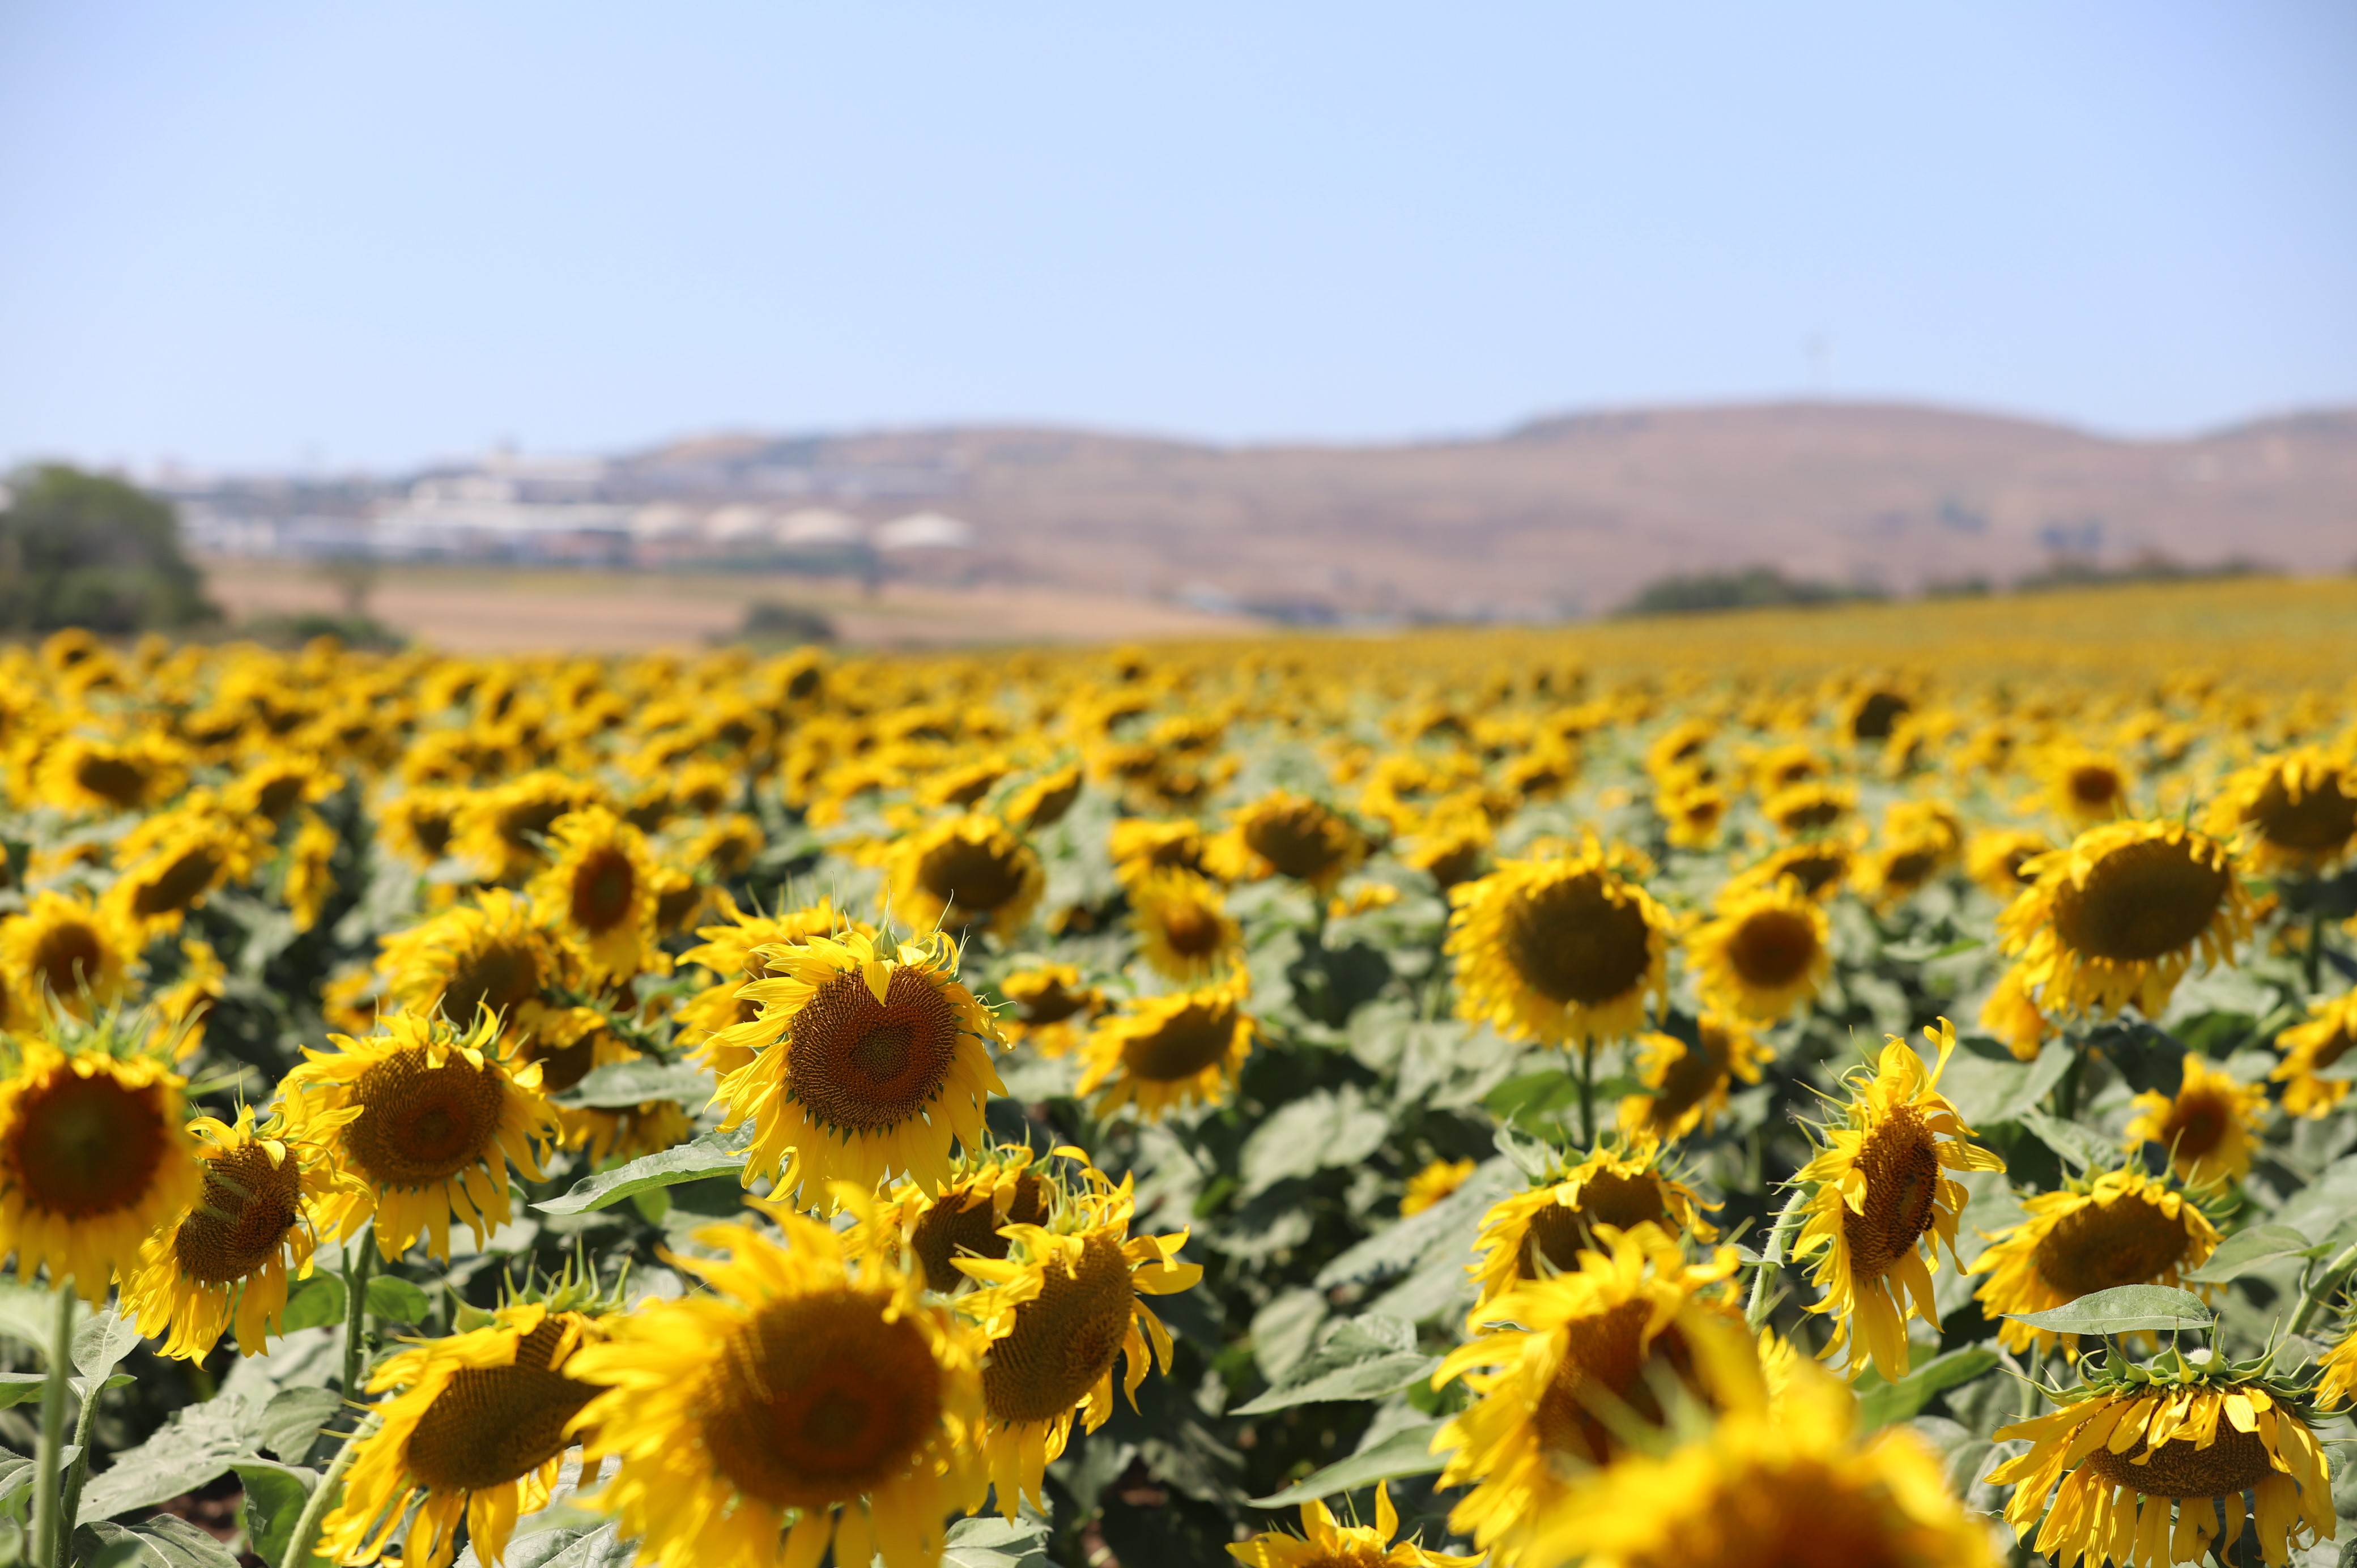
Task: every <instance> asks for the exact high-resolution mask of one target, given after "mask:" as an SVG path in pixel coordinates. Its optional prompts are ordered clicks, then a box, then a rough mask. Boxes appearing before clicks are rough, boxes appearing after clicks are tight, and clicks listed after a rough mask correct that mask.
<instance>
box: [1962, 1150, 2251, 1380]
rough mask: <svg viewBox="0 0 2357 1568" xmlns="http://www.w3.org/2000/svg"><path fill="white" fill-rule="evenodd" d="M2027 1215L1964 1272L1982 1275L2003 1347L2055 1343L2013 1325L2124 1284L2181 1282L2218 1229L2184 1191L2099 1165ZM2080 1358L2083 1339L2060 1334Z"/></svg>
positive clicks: (2030, 1203) (2028, 1205) (2030, 1206)
mask: <svg viewBox="0 0 2357 1568" xmlns="http://www.w3.org/2000/svg"><path fill="white" fill-rule="evenodd" d="M2022 1208H2023V1210H2024V1213H2025V1216H2026V1218H2024V1219H2022V1221H2021V1222H2020V1223H2019V1224H2018V1225H2014V1226H2011V1227H2009V1228H2008V1229H2007V1230H2004V1231H2001V1232H1999V1233H1998V1234H1997V1235H1996V1237H1995V1238H1994V1239H1993V1240H1991V1242H1990V1244H1989V1246H1988V1248H1987V1249H1986V1251H1983V1252H1982V1253H1981V1255H1980V1257H1979V1258H1978V1259H1976V1260H1975V1262H1974V1263H1973V1265H1972V1267H1971V1268H1970V1269H1967V1270H1966V1271H1965V1272H1966V1273H1975V1274H1986V1275H1988V1276H1989V1278H1988V1282H1987V1283H1985V1284H1983V1285H1982V1286H1981V1288H1980V1291H1979V1293H1978V1298H1979V1300H1980V1303H1981V1307H1982V1310H1983V1312H1984V1313H1985V1314H1986V1316H1988V1317H1989V1318H1990V1319H1992V1320H1996V1319H2003V1321H2002V1322H2000V1323H1999V1324H1998V1327H1997V1338H1998V1340H1999V1342H2000V1343H2002V1344H2003V1345H2004V1346H2005V1347H2006V1348H2008V1349H2011V1350H2014V1351H2017V1352H2018V1351H2026V1350H2029V1349H2030V1348H2033V1347H2035V1348H2039V1349H2040V1350H2043V1349H2047V1348H2051V1347H2052V1345H2053V1344H2054V1342H2055V1340H2056V1338H2057V1336H2056V1335H2055V1334H2053V1333H2052V1332H2051V1331H2050V1330H2047V1329H2043V1328H2033V1327H2032V1326H2029V1324H2027V1323H2022V1322H2019V1321H2017V1318H2018V1316H2019V1315H2021V1314H2025V1313H2034V1312H2044V1311H2046V1310H2048V1309H2049V1308H2050V1307H2057V1306H2061V1305H2065V1304H2067V1303H2070V1302H2073V1301H2076V1300H2078V1299H2079V1298H2080V1297H2081V1296H2083V1295H2091V1294H2093V1293H2095V1292H2096V1291H2099V1290H2111V1289H2113V1288H2115V1287H2116V1286H2119V1285H2140V1284H2156V1285H2175V1284H2178V1283H2179V1282H2180V1281H2181V1280H2182V1279H2183V1277H2184V1275H2186V1274H2187V1273H2190V1272H2192V1271H2193V1270H2195V1269H2198V1268H2200V1267H2201V1265H2202V1264H2203V1263H2205V1262H2208V1261H2209V1258H2210V1254H2211V1253H2212V1252H2213V1251H2216V1250H2217V1247H2218V1228H2217V1227H2216V1226H2215V1225H2213V1224H2212V1223H2211V1220H2210V1217H2209V1216H2208V1215H2207V1214H2205V1213H2204V1212H2202V1210H2201V1207H2200V1206H2199V1205H2198V1204H2196V1203H2195V1202H2194V1201H2193V1200H2192V1199H2191V1198H2190V1197H2187V1196H2186V1194H2185V1191H2184V1189H2183V1187H2180V1186H2179V1185H2178V1184H2176V1183H2173V1182H2168V1181H2159V1180H2155V1179H2154V1178H2153V1177H2151V1176H2147V1175H2146V1174H2145V1173H2144V1172H2143V1171H2142V1170H2140V1169H2137V1168H2136V1166H2134V1165H2130V1166H2128V1167H2127V1168H2126V1169H2124V1170H2116V1171H2103V1172H2098V1173H2096V1174H2095V1175H2093V1176H2089V1177H2085V1178H2083V1179H2081V1180H2077V1181H2073V1182H2072V1183H2070V1184H2069V1185H2068V1186H2066V1187H2063V1188H2061V1190H2059V1191H2056V1192H2047V1193H2040V1194H2039V1195H2038V1196H2037V1197H2031V1198H2029V1199H2027V1200H2026V1201H2025V1202H2024V1203H2023V1205H2022ZM2061 1339H2062V1341H2063V1344H2064V1348H2065V1350H2066V1351H2067V1352H2069V1353H2071V1354H2076V1352H2077V1346H2078V1337H2077V1336H2076V1335H2063V1336H2061Z"/></svg>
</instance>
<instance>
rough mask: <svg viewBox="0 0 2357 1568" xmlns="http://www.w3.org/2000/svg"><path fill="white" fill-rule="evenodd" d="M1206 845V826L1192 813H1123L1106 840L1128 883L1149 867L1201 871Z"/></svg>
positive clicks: (1117, 871)
mask: <svg viewBox="0 0 2357 1568" xmlns="http://www.w3.org/2000/svg"><path fill="white" fill-rule="evenodd" d="M1203 846H1204V838H1203V830H1202V829H1201V828H1200V827H1199V826H1198V825H1197V824H1196V822H1194V820H1193V819H1192V818H1189V817H1177V818H1171V819H1168V820H1167V821H1166V820H1161V819H1157V818H1153V817H1124V818H1123V819H1122V820H1121V821H1119V822H1115V823H1114V825H1113V831H1112V832H1110V833H1109V834H1108V835H1107V837H1106V841H1105V851H1106V853H1107V854H1110V855H1111V856H1112V857H1113V866H1114V875H1117V876H1119V877H1120V878H1121V879H1122V881H1123V882H1124V883H1125V884H1126V883H1131V882H1135V881H1136V880H1138V878H1140V877H1142V876H1144V875H1146V873H1148V872H1150V871H1167V870H1179V871H1201V870H1203V869H1204V865H1203Z"/></svg>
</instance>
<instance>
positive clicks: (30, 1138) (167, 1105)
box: [0, 1019, 199, 1306]
mask: <svg viewBox="0 0 2357 1568" xmlns="http://www.w3.org/2000/svg"><path fill="white" fill-rule="evenodd" d="M58 1036H59V1039H58V1040H53V1039H52V1038H50V1037H48V1036H44V1035H36V1036H19V1037H18V1040H17V1047H16V1065H15V1070H14V1071H13V1072H12V1073H10V1074H9V1076H8V1077H7V1078H6V1079H0V1259H5V1258H6V1257H7V1255H8V1254H9V1253H11V1252H13V1253H15V1254H16V1277H17V1278H18V1279H19V1280H20V1281H22V1282H24V1283H27V1284H30V1283H32V1282H33V1278H34V1276H35V1275H36V1274H37V1273H39V1272H40V1271H41V1270H42V1269H43V1268H45V1267H46V1268H47V1269H48V1272H49V1279H50V1282H51V1283H53V1284H63V1283H65V1281H66V1280H67V1278H68V1277H69V1276H70V1277H71V1279H72V1280H73V1284H74V1288H75V1290H77V1291H79V1292H80V1293H81V1297H82V1299H83V1300H84V1301H87V1302H89V1303H91V1305H93V1306H95V1305H97V1304H98V1303H100V1302H102V1301H103V1300H105V1299H106V1293H107V1290H108V1288H109V1287H110V1286H111V1285H112V1284H113V1281H114V1274H115V1272H116V1271H117V1270H121V1271H123V1272H124V1273H129V1272H130V1271H131V1270H132V1269H133V1268H134V1267H135V1264H136V1262H137V1260H138V1257H139V1245H140V1243H141V1242H142V1241H144V1240H146V1238H147V1237H148V1235H149V1234H150V1233H152V1232H153V1231H154V1230H156V1227H157V1226H159V1225H161V1224H163V1223H164V1221H165V1220H166V1219H167V1218H168V1217H169V1216H171V1215H173V1214H176V1213H178V1212H179V1211H180V1210H181V1209H182V1208H184V1207H186V1206H187V1205H188V1203H189V1202H190V1201H191V1200H192V1199H193V1198H194V1197H196V1195H197V1191H198V1187H199V1180H198V1173H197V1160H196V1150H195V1143H194V1140H193V1139H191V1138H190V1137H189V1135H188V1129H187V1127H186V1126H185V1125H184V1123H185V1122H186V1120H187V1112H185V1111H184V1110H183V1109H182V1101H181V1093H180V1091H181V1089H182V1087H183V1085H184V1084H185V1082H186V1081H187V1080H186V1079H181V1078H180V1077H178V1075H177V1074H175V1073H174V1072H173V1071H172V1070H171V1069H170V1068H168V1067H167V1066H166V1065H165V1064H164V1063H163V1062H162V1061H160V1060H158V1059H157V1058H156V1057H154V1056H152V1055H150V1054H148V1053H146V1052H145V1051H141V1050H137V1049H135V1048H131V1047H128V1046H127V1045H126V1044H125V1043H124V1042H122V1041H120V1040H119V1038H118V1036H117V1034H116V1023H115V1021H114V1020H113V1019H104V1020H102V1021H101V1022H100V1023H99V1025H98V1026H97V1027H96V1028H95V1030H92V1031H84V1030H81V1029H79V1028H76V1027H73V1026H70V1025H69V1026H65V1027H63V1028H61V1029H59V1031H58ZM59 1040H62V1041H63V1042H64V1045H65V1047H66V1048H60V1046H59Z"/></svg>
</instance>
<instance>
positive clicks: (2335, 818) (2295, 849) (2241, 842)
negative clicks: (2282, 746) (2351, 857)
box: [2204, 746, 2357, 876]
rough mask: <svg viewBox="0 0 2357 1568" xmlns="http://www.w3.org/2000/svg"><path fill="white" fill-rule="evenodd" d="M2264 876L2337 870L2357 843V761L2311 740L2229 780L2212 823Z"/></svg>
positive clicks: (2213, 809) (2213, 810) (2212, 810)
mask: <svg viewBox="0 0 2357 1568" xmlns="http://www.w3.org/2000/svg"><path fill="white" fill-rule="evenodd" d="M2204 825H2205V826H2207V827H2208V828H2209V830H2210V831H2211V832H2212V833H2215V834H2216V835H2217V836H2219V837H2220V838H2225V837H2227V836H2228V835H2230V834H2231V835H2233V836H2234V839H2235V847H2236V849H2237V850H2239V851H2240V852H2241V853H2242V854H2243V856H2244V860H2245V861H2246V862H2247V863H2248V864H2249V865H2250V867H2251V869H2252V870H2253V871H2255V872H2257V873H2258V874H2259V875H2272V874H2274V873H2276V872H2286V871H2288V872H2294V873H2298V874H2301V875H2309V876H2313V875H2319V873H2322V872H2326V871H2330V870H2331V869H2332V867H2333V866H2335V865H2338V864H2340V862H2341V860H2343V859H2344V858H2346V857H2347V855H2348V854H2349V852H2350V849H2351V847H2352V845H2357V767H2352V764H2351V762H2350V759H2349V757H2348V756H2347V755H2346V754H2341V755H2335V754H2333V753H2330V752H2326V751H2324V750H2322V749H2320V748H2319V747H2317V746H2301V747H2299V748H2298V750H2296V751H2287V752H2285V753H2283V754H2282V755H2280V756H2277V757H2268V758H2266V760H2265V761H2263V762H2259V763H2256V764H2255V765H2253V766H2251V767H2249V768H2244V769H2243V770H2242V771H2240V772H2238V773H2236V774H2235V775H2233V777H2232V778H2230V779H2227V780H2226V782H2225V784H2224V786H2223V787H2222V789H2221V790H2220V792H2219V797H2218V799H2217V800H2216V801H2215V802H2214V803H2212V806H2211V808H2210V816H2209V820H2208V822H2206V823H2205V824H2204Z"/></svg>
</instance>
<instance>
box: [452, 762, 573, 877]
mask: <svg viewBox="0 0 2357 1568" xmlns="http://www.w3.org/2000/svg"><path fill="white" fill-rule="evenodd" d="M604 799H605V790H604V789H602V788H600V787H599V786H598V784H597V781H596V780H594V779H576V778H574V777H571V776H570V775H567V774H564V773H559V772H557V771H555V770H554V768H542V769H540V770H538V771H536V772H532V773H526V774H523V775H522V776H521V777H520V778H516V779H510V780H508V781H507V782H506V783H504V784H499V785H494V786H493V787H491V788H490V789H476V790H471V791H469V792H468V793H467V795H465V796H464V797H463V798H462V799H461V800H459V802H458V805H457V811H456V812H455V813H454V815H453V816H452V819H451V825H452V829H453V832H452V839H451V844H450V849H451V853H452V854H456V855H457V856H458V857H459V858H461V859H464V860H469V861H472V862H473V863H474V865H475V869H476V874H477V875H479V876H480V877H481V878H482V879H483V880H484V881H486V882H498V883H518V882H522V880H523V879H524V878H525V877H527V876H530V875H532V874H533V872H535V871H538V870H539V869H540V868H541V867H542V866H543V865H546V864H547V863H548V856H547V853H546V851H545V850H544V848H543V847H542V844H543V840H544V835H546V833H547V832H548V831H549V830H550V829H551V828H553V827H554V826H555V825H556V819H557V818H559V817H561V816H564V815H565V813H567V812H569V811H580V810H581V809H582V808H584V807H586V806H591V805H596V804H597V803H599V802H600V801H602V800H604Z"/></svg>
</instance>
